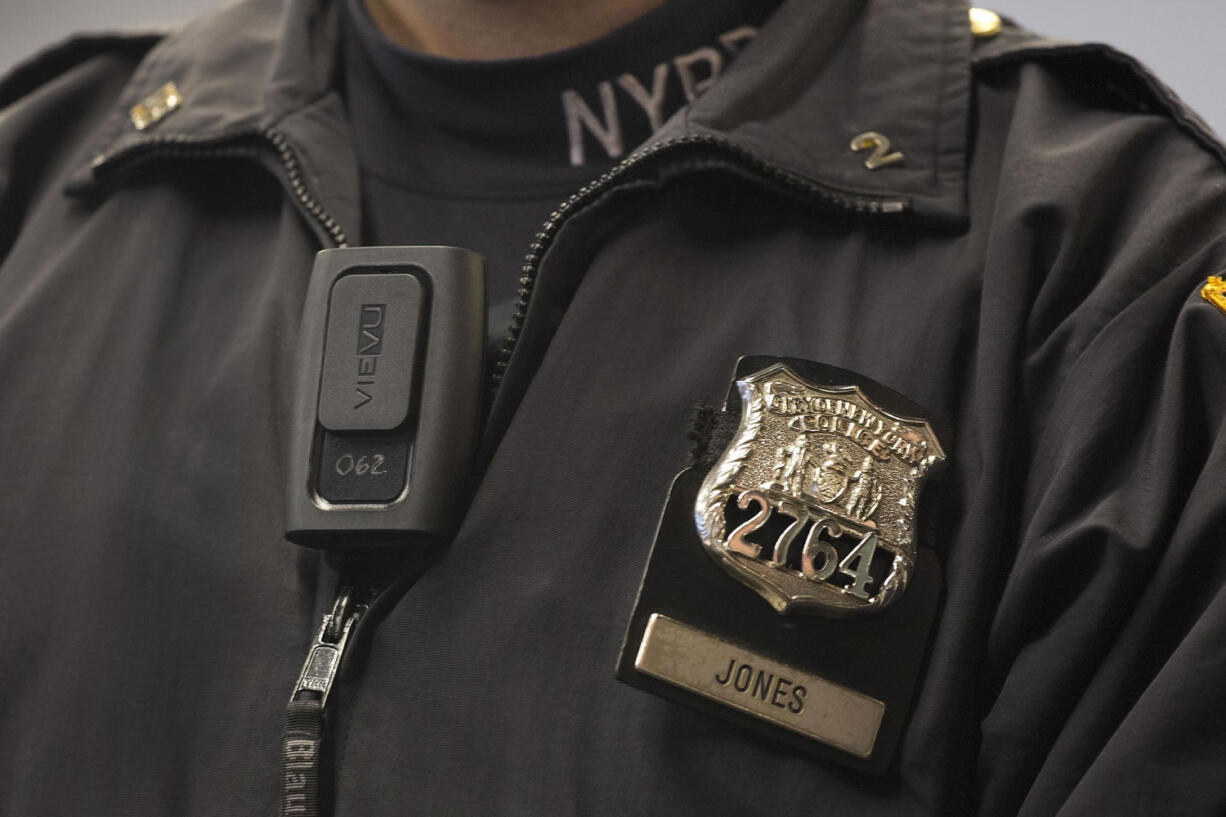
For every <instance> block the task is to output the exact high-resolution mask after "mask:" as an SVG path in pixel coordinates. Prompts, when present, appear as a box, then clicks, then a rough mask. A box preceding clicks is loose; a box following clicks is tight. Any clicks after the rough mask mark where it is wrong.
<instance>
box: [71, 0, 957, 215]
mask: <svg viewBox="0 0 1226 817" xmlns="http://www.w3.org/2000/svg"><path fill="white" fill-rule="evenodd" d="M966 15H967V5H966V2H965V0H871V1H868V0H786V2H784V3H783V4H782V6H781V7H780V8H779V9H778V11H776V12H775V14H774V15H772V17H771V18H770V19H769V20H767V21H766V23H765V25H763V27H762V29H761V31H760V32H759V34H758V36H757V37H756V38H755V39H754V40H753V41H752V42H751V43H750V44H749V45H748V46H746V48H745V50H744V51H743V52H742V53H741V54H740V56H739V57H738V58H737V60H736V61H735V62H733V64H732V65H731V66H729V68H728V69H727V70H726V71H725V72H724V73H723V74H722V75H721V77H720V79H719V81H718V82H716V83H715V84H714V85H712V86H711V87H710V88H709V89H708V90H707V91H706V92H705V93H704V94H703V95H702V96H701V97H699V98H698V99H697V100H695V101H694V102H693V103H691V104H690V105H689V106H687V107H686V108H685V109H683V110H682V111H681V112H679V113H678V114H677V115H676V116H674V117H673V118H672V119H671V120H670V121H668V122H667V123H665V125H664V126H663V127H662V128H661V129H660V130H659V131H658V132H657V133H656V134H655V135H654V136H653V137H652V139H651V140H649V142H648V145H647V146H650V145H651V144H653V143H656V142H661V141H665V140H668V139H673V138H677V137H680V136H686V135H707V136H715V137H719V138H721V139H723V140H726V141H728V142H730V143H733V144H735V145H737V146H739V147H742V148H744V149H746V150H748V151H751V152H752V153H754V154H755V155H757V156H759V157H761V158H762V159H763V160H765V161H766V162H768V163H769V164H771V165H773V166H775V167H778V168H780V169H782V170H784V171H787V172H789V173H792V174H794V175H796V176H798V177H800V178H803V179H807V180H810V181H812V182H813V183H815V184H817V185H820V186H823V187H826V188H830V189H833V190H836V191H843V192H848V193H853V194H866V195H875V196H890V197H895V198H899V199H905V200H907V201H909V202H910V203H911V207H912V210H913V212H914V214H915V215H916V217H918V218H920V219H931V220H936V221H938V222H942V223H946V224H955V225H956V224H960V223H961V222H963V221H964V220H965V217H966V160H967V134H968V119H967V117H968V98H969V85H970V70H971V62H970V60H971V33H970V30H969V27H968V24H967V16H966ZM337 37H338V15H337V8H336V7H335V5H334V4H331V3H327V2H319V0H288V2H286V4H285V6H284V8H281V7H280V4H279V3H277V2H276V0H246V1H245V2H242V3H240V4H238V5H234V6H229V7H226V8H223V9H219V10H217V11H214V12H212V13H210V14H207V15H205V16H204V17H202V18H199V19H198V20H196V21H194V22H193V23H191V24H189V25H187V26H186V27H184V28H182V29H180V30H179V31H177V32H176V33H174V34H172V35H171V36H169V37H168V38H166V39H165V40H163V41H162V42H161V43H159V44H158V45H157V46H156V47H154V48H153V49H152V50H151V51H150V53H149V54H148V55H147V56H146V58H145V59H144V60H143V61H142V63H141V65H140V66H139V67H138V69H137V70H136V71H135V73H134V74H133V76H132V79H131V81H130V82H129V84H128V86H127V88H126V89H125V90H124V92H123V94H122V95H121V97H120V100H119V104H118V106H117V107H116V110H115V111H114V112H113V113H112V115H111V116H110V117H109V118H108V119H107V120H106V122H105V123H104V125H103V127H102V128H101V129H100V131H99V135H98V139H97V140H96V141H95V142H94V143H93V145H92V149H91V150H90V152H89V158H90V160H91V161H90V162H88V164H89V165H90V166H87V167H85V168H83V169H82V170H81V172H79V173H78V174H77V175H76V176H75V177H74V179H73V183H72V185H71V186H72V187H75V188H77V189H86V188H90V187H92V186H94V184H95V183H96V181H97V178H98V177H99V175H100V174H102V173H103V172H105V170H106V169H107V166H108V164H109V163H113V162H114V161H115V158H116V157H118V156H121V155H123V154H126V153H128V152H130V151H137V152H139V151H140V150H141V149H142V148H144V147H149V146H152V145H153V144H156V143H163V144H165V143H176V142H177V143H180V144H184V145H207V144H213V143H217V142H224V141H225V140H227V139H233V138H235V137H236V135H241V134H244V133H250V132H252V131H262V130H266V129H269V128H275V129H276V130H278V131H279V132H280V133H282V134H284V135H285V137H286V138H287V140H288V142H289V144H290V145H291V147H292V148H293V149H294V151H295V153H296V154H297V155H298V156H299V157H300V160H301V162H302V167H303V171H304V172H305V174H306V178H305V179H304V181H305V183H306V184H307V185H308V187H309V188H310V189H311V190H312V192H313V193H314V195H315V196H316V198H318V199H319V200H320V201H322V202H323V203H324V205H325V207H327V208H328V209H329V211H330V212H332V213H333V214H334V216H335V217H336V218H337V220H338V221H340V222H341V223H342V225H343V226H344V227H345V228H346V231H347V232H350V233H351V234H353V235H356V234H358V231H357V229H356V227H357V220H358V204H357V202H358V200H359V196H358V190H357V185H358V181H357V180H358V173H357V169H356V161H355V160H354V158H353V151H352V148H351V147H350V146H349V140H348V137H347V127H346V124H345V117H344V111H343V106H342V105H341V102H340V98H339V96H338V94H337V93H336V90H335V87H336V84H337V83H336V82H335V68H336V66H335V63H336V57H337V52H338V49H337ZM172 81H173V82H174V83H175V84H176V87H177V88H178V89H179V92H180V94H181V97H182V101H181V104H180V106H179V107H178V109H177V110H174V111H173V112H171V113H169V114H167V115H166V116H165V117H164V118H163V119H162V120H161V121H159V122H156V123H154V124H152V125H151V126H149V127H147V128H146V129H144V130H137V129H136V128H135V127H134V125H133V122H132V119H131V115H130V112H131V109H132V107H133V106H135V105H137V104H138V103H139V102H141V100H142V99H144V98H145V97H146V96H148V95H149V94H151V93H154V92H155V91H156V90H157V89H158V88H160V87H162V86H163V85H164V84H165V83H167V82H172ZM868 132H872V133H877V134H880V135H883V136H885V137H886V138H887V139H888V140H889V143H890V152H899V153H901V154H902V159H901V161H896V162H894V163H891V164H887V165H885V166H882V167H879V168H877V169H875V170H870V169H869V168H868V167H866V164H865V160H866V159H867V158H868V157H869V156H870V155H871V151H861V152H857V151H853V150H852V149H851V142H852V140H853V139H854V138H855V137H857V136H859V135H861V134H864V133H868ZM645 147H646V146H645Z"/></svg>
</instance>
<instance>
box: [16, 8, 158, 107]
mask: <svg viewBox="0 0 1226 817" xmlns="http://www.w3.org/2000/svg"><path fill="white" fill-rule="evenodd" d="M169 31H170V29H169V28H163V29H141V30H138V31H132V32H122V33H121V32H100V33H95V34H76V35H73V36H71V37H69V38H67V39H65V40H61V41H60V42H58V43H55V44H53V45H51V46H48V47H47V48H44V49H43V50H42V51H39V52H38V53H36V54H34V55H33V56H31V57H29V58H27V59H26V60H23V61H22V62H20V63H18V64H17V65H16V66H14V67H13V68H12V69H11V70H9V72H8V73H7V74H5V75H4V76H3V77H0V108H4V107H6V106H8V105H10V104H11V103H13V102H14V101H16V100H18V99H20V98H21V97H23V96H25V95H26V94H28V93H30V92H31V91H33V90H34V89H35V88H38V87H39V86H40V85H43V84H44V83H46V82H48V81H50V80H51V79H53V78H55V77H57V76H59V75H60V74H62V73H64V72H65V71H68V70H69V69H71V68H73V67H74V66H76V65H79V64H81V63H83V62H85V61H86V60H88V59H90V58H92V57H96V56H98V55H99V54H105V53H120V54H125V55H128V56H131V57H133V58H134V59H139V58H140V57H142V56H144V54H145V53H146V52H147V51H148V50H149V49H150V48H152V47H153V46H154V45H155V44H156V43H157V42H158V41H159V40H161V39H162V38H163V37H165V36H166V34H167V33H169Z"/></svg>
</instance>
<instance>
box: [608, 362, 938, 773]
mask: <svg viewBox="0 0 1226 817" xmlns="http://www.w3.org/2000/svg"><path fill="white" fill-rule="evenodd" d="M778 360H780V359H779V358H760V357H759V358H745V359H742V361H741V363H740V365H738V367H737V376H738V377H741V376H743V375H744V374H746V373H747V372H752V371H756V370H758V369H761V368H764V367H765V366H766V365H769V364H770V363H772V362H775V361H778ZM786 362H787V363H788V364H789V365H790V366H792V367H793V368H794V369H796V370H797V371H798V373H800V374H801V375H802V376H804V377H805V378H806V379H812V380H818V379H819V378H818V377H816V376H815V375H817V376H820V380H821V381H824V382H830V383H836V382H840V381H841V382H842V384H843V385H852V384H855V385H861V386H865V387H866V390H868V389H872V390H873V392H874V396H875V397H876V398H877V399H878V400H879V401H883V402H884V403H886V404H889V403H890V402H892V401H891V398H892V397H896V395H894V394H893V392H889V390H886V389H883V387H881V386H880V385H879V384H876V383H872V381H867V380H866V379H865V378H862V377H859V376H858V375H855V374H854V373H850V372H844V371H842V370H838V369H833V368H831V367H823V366H818V365H817V364H811V363H808V362H807V361H797V360H793V359H786ZM735 399H736V398H735V397H730V401H729V402H730V403H731V404H732V407H734V408H735ZM899 399H903V398H899ZM903 400H904V402H905V403H906V405H904V406H902V407H901V410H902V411H903V413H907V414H911V415H912V416H915V411H914V410H915V408H916V407H915V406H914V405H913V404H911V403H909V401H905V399H903ZM707 470H708V469H707V468H706V467H697V466H696V467H694V468H690V469H687V470H686V471H683V472H682V473H681V474H679V475H678V476H677V478H676V479H675V480H674V482H673V485H672V488H671V490H670V492H669V497H668V502H667V505H666V506H665V509H664V512H663V514H662V516H661V519H660V524H659V527H658V530H657V533H656V538H655V543H654V545H653V547H652V553H651V557H650V559H649V562H648V566H647V570H646V572H645V574H644V577H643V583H642V586H641V588H640V590H639V597H638V600H637V602H636V604H635V608H634V613H633V615H632V617H631V621H630V625H629V627H628V629H627V633H626V640H625V643H624V645H623V648H622V653H621V657H620V660H619V663H618V668H617V677H618V678H619V680H621V681H623V682H625V683H627V684H629V685H631V686H635V687H638V688H640V689H643V690H646V691H648V692H652V693H654V694H657V695H660V696H661V697H664V698H667V699H669V700H672V701H675V702H678V703H682V704H685V705H687V706H690V707H692V708H695V709H698V710H700V711H703V712H705V713H708V714H710V715H713V716H715V717H718V718H720V719H722V720H725V721H727V722H730V723H734V724H736V725H738V726H740V727H743V728H746V729H750V730H753V731H755V732H758V733H761V734H765V735H767V736H769V737H771V738H773V739H776V740H779V741H782V742H784V743H787V744H789V745H791V746H793V747H795V748H797V749H800V750H802V751H805V752H808V753H811V754H814V755H817V756H820V757H825V758H829V759H831V760H835V761H838V762H840V763H843V764H845V765H848V766H851V767H854V768H857V769H860V770H862V771H865V772H868V773H871V774H880V773H882V772H884V771H885V769H886V768H887V767H888V766H889V764H890V761H891V759H892V757H893V754H894V750H895V749H896V747H897V744H898V742H899V739H900V737H901V735H902V732H903V729H904V727H905V725H906V722H907V717H908V715H909V712H910V709H911V704H912V700H913V697H914V695H915V691H916V687H917V683H918V680H919V678H920V675H921V673H922V669H923V663H924V659H925V655H926V653H927V648H928V643H929V638H930V634H931V626H932V622H933V621H934V619H935V616H936V612H937V607H938V604H939V599H940V595H941V589H942V583H941V571H940V564H939V562H938V560H937V558H936V555H935V554H934V553H933V551H932V550H931V549H930V548H929V547H918V548H917V549H916V561H915V570H914V574H913V576H912V578H911V580H910V582H909V584H908V586H907V589H906V592H905V593H903V594H902V595H901V596H900V597H899V598H897V599H896V600H895V601H894V602H893V603H892V604H890V605H889V606H888V607H887V608H885V609H883V610H880V611H878V612H876V613H874V614H872V615H866V616H863V617H856V618H831V617H823V616H820V615H815V614H812V613H792V614H789V615H781V614H780V613H778V612H776V610H775V609H774V608H773V607H772V606H771V605H770V604H768V603H767V602H766V600H764V598H763V597H762V596H760V595H759V594H758V593H757V592H755V591H754V590H753V589H752V588H751V587H749V586H746V585H745V584H743V583H741V582H739V581H737V580H736V579H735V578H733V577H732V576H730V575H729V574H728V573H727V572H726V571H725V570H724V569H723V568H722V567H721V566H720V565H719V564H717V560H716V559H713V558H712V557H711V556H710V555H709V554H708V553H707V552H706V551H705V550H704V546H703V542H702V541H701V539H700V537H699V533H698V530H697V528H696V526H695V518H694V509H695V500H696V497H697V495H698V492H699V488H700V486H701V484H702V482H703V479H704V476H705V475H706V472H707ZM925 511H927V512H928V513H931V509H930V508H928V507H926V506H925V505H924V504H922V503H921V514H922V513H924V512H925ZM743 667H748V669H742V668H743ZM708 675H709V676H711V677H710V678H707V677H706V676H708ZM800 688H803V694H801V695H800V698H801V700H798V699H797V694H798V690H799V689H800Z"/></svg>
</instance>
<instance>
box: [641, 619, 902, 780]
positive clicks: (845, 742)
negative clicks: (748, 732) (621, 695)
mask: <svg viewBox="0 0 1226 817" xmlns="http://www.w3.org/2000/svg"><path fill="white" fill-rule="evenodd" d="M634 667H635V669H637V670H638V671H639V672H642V673H646V674H647V675H651V676H653V677H655V678H659V679H660V680H662V681H667V682H669V683H672V684H676V685H677V686H680V687H684V688H685V689H688V690H690V691H691V692H696V693H698V694H699V695H702V696H704V697H707V698H710V699H711V700H714V701H718V702H720V703H723V704H727V705H728V706H731V707H734V708H736V709H740V710H741V711H743V712H747V713H749V714H751V715H756V716H757V717H760V718H764V719H766V720H769V721H771V722H772V723H774V724H777V725H778V726H782V727H783V728H785V729H790V730H792V731H794V732H799V733H800V734H802V735H805V736H806V737H810V738H813V739H815V740H819V741H821V742H823V743H826V744H828V745H830V746H833V747H835V748H837V749H842V750H843V751H845V752H848V753H849V754H853V755H855V756H856V757H861V758H868V757H869V756H871V755H872V753H873V746H874V744H875V743H876V741H877V731H878V730H879V729H880V727H881V718H882V716H883V715H884V714H885V704H884V703H882V702H881V701H878V700H877V699H875V698H871V697H869V696H868V695H863V694H861V693H859V692H856V691H855V690H851V689H848V688H846V687H843V686H840V685H838V684H835V683H832V682H830V681H827V680H826V679H824V678H820V677H818V676H816V675H813V674H812V673H808V672H804V671H802V670H798V669H796V668H795V667H790V666H787V665H786V664H781V663H779V662H778V661H772V660H771V659H769V658H766V657H764V656H762V655H759V654H757V653H755V652H752V651H750V650H746V649H744V648H742V647H739V646H737V645H735V644H732V643H730V642H728V641H725V640H724V639H722V638H717V637H715V636H713V635H710V634H708V633H705V632H703V631H701V630H698V629H695V628H694V627H690V626H689V625H686V624H682V623H681V622H679V621H675V620H673V619H671V618H669V617H667V616H662V615H660V614H658V613H654V614H652V616H651V618H650V619H649V620H648V623H647V629H646V631H645V632H644V634H643V641H642V643H641V644H640V646H639V651H638V655H637V656H636V658H635V661H634Z"/></svg>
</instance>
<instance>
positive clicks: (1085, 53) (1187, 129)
mask: <svg viewBox="0 0 1226 817" xmlns="http://www.w3.org/2000/svg"><path fill="white" fill-rule="evenodd" d="M1028 61H1029V62H1044V63H1048V64H1051V65H1068V66H1076V68H1077V71H1076V72H1075V76H1078V77H1082V78H1085V80H1086V81H1087V83H1093V86H1094V90H1095V91H1096V92H1098V93H1103V94H1110V95H1111V96H1112V97H1113V98H1114V99H1115V100H1116V101H1117V102H1119V103H1120V104H1123V105H1126V106H1128V107H1130V108H1131V109H1133V110H1136V111H1138V112H1142V113H1159V114H1162V115H1164V116H1167V117H1169V118H1170V119H1171V120H1172V121H1173V122H1175V124H1176V125H1178V126H1179V128H1180V129H1181V130H1183V131H1184V133H1186V134H1187V135H1189V136H1191V137H1192V138H1193V139H1194V140H1195V141H1196V142H1197V143H1198V144H1199V145H1200V146H1201V147H1203V148H1204V149H1205V150H1207V151H1209V152H1210V153H1211V154H1213V156H1214V157H1216V158H1217V160H1218V161H1219V162H1221V163H1222V165H1223V166H1226V146H1224V145H1223V144H1222V142H1221V140H1220V139H1219V138H1218V136H1217V135H1216V134H1215V133H1214V132H1213V129H1212V128H1210V127H1209V125H1208V124H1206V123H1205V121H1204V120H1203V119H1201V117H1200V115H1199V114H1197V113H1196V112H1195V111H1193V110H1192V109H1191V108H1189V107H1188V105H1187V104H1186V103H1185V102H1184V101H1183V100H1182V99H1180V98H1179V95H1178V94H1176V93H1175V92H1174V91H1173V90H1171V88H1170V87H1169V86H1167V85H1166V84H1165V83H1164V82H1162V80H1160V79H1158V78H1157V77H1156V76H1154V74H1153V73H1152V72H1151V71H1150V70H1149V69H1148V68H1147V67H1145V65H1144V64H1143V63H1141V61H1140V60H1138V59H1137V58H1136V57H1133V56H1132V55H1130V54H1126V53H1124V52H1123V51H1120V50H1119V49H1117V48H1115V47H1114V46H1110V45H1107V44H1105V43H1076V42H1069V41H1067V40H1057V39H1052V38H1047V37H1042V36H1040V35H1037V34H1034V33H1032V32H1030V31H1027V30H1026V29H1024V28H1021V27H1020V26H1017V25H1015V24H1013V23H1007V24H1006V25H1005V26H1004V28H1003V29H1002V30H1001V32H1000V34H999V35H997V36H995V37H992V38H991V39H988V40H984V41H979V42H977V43H976V47H975V50H974V53H973V56H972V64H973V66H974V69H975V71H976V72H977V73H979V72H986V71H991V70H993V69H996V68H1000V67H1003V66H1009V65H1016V64H1018V63H1021V62H1028Z"/></svg>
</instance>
